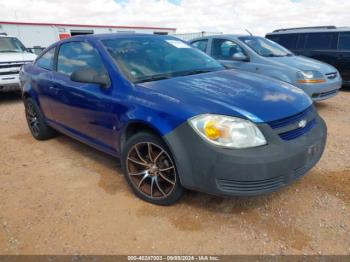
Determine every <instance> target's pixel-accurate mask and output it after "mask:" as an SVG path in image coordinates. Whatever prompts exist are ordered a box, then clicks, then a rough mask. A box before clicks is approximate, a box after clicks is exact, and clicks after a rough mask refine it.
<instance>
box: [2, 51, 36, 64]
mask: <svg viewBox="0 0 350 262" xmlns="http://www.w3.org/2000/svg"><path fill="white" fill-rule="evenodd" d="M35 58H36V55H34V54H32V53H27V52H24V53H0V63H2V62H22V61H34V60H35Z"/></svg>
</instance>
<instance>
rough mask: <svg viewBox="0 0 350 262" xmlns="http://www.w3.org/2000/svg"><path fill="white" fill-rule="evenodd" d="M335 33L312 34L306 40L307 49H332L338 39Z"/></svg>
mask: <svg viewBox="0 0 350 262" xmlns="http://www.w3.org/2000/svg"><path fill="white" fill-rule="evenodd" d="M336 36H337V35H336V34H334V33H311V34H309V35H308V37H307V40H306V45H305V48H306V49H332V46H333V41H334V39H335V38H336Z"/></svg>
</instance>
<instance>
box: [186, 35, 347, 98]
mask: <svg viewBox="0 0 350 262" xmlns="http://www.w3.org/2000/svg"><path fill="white" fill-rule="evenodd" d="M190 43H191V44H192V45H193V46H194V47H197V48H199V49H200V50H202V51H203V52H205V53H207V54H208V55H210V56H212V57H213V58H215V59H217V60H218V61H219V62H221V63H222V64H223V65H224V66H225V67H226V68H235V69H240V70H244V71H249V72H254V73H258V74H261V75H265V76H269V77H273V78H276V79H278V80H281V81H283V82H287V83H290V84H292V85H294V86H297V87H299V88H300V89H302V90H304V91H305V92H306V93H307V94H308V95H309V96H310V97H311V98H312V99H313V100H314V101H320V100H324V99H327V98H330V97H333V96H335V95H336V94H337V93H338V90H339V89H340V88H341V85H342V79H341V77H340V75H339V73H338V71H337V69H335V68H334V67H333V66H331V65H328V64H325V63H323V62H319V61H317V60H313V59H310V58H306V57H301V56H296V55H294V54H293V53H292V52H290V51H289V50H287V49H285V48H284V47H282V46H280V45H278V44H276V43H275V42H272V41H270V40H268V39H266V38H263V37H258V36H246V35H218V36H210V37H202V38H197V39H193V40H191V41H190Z"/></svg>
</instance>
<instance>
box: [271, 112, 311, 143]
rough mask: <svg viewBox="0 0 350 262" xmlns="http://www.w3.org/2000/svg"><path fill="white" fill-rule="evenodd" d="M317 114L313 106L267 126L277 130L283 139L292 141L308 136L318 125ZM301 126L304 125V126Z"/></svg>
mask: <svg viewBox="0 0 350 262" xmlns="http://www.w3.org/2000/svg"><path fill="white" fill-rule="evenodd" d="M315 114H316V113H315V109H314V108H313V106H310V107H309V108H307V109H306V110H304V111H303V112H300V113H298V114H296V115H293V116H290V117H286V118H283V119H279V120H275V121H272V122H269V123H267V124H268V125H269V126H270V127H271V128H272V129H273V130H276V133H277V134H278V136H279V137H280V138H281V139H283V140H285V141H290V140H293V139H296V138H298V137H300V136H302V135H304V134H306V133H307V132H309V131H310V130H311V129H312V128H313V127H314V126H315V125H316V119H315ZM305 121H306V123H305ZM302 122H304V123H302ZM301 124H304V126H303V125H301Z"/></svg>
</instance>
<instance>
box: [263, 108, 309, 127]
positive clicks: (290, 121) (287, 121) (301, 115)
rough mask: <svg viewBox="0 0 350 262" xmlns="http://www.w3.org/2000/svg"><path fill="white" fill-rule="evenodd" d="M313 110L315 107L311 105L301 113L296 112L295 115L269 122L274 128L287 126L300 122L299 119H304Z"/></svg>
mask: <svg viewBox="0 0 350 262" xmlns="http://www.w3.org/2000/svg"><path fill="white" fill-rule="evenodd" d="M313 110H314V109H313V107H312V106H310V107H309V108H307V109H306V110H304V111H303V112H301V113H299V114H296V115H293V116H290V117H287V118H283V119H280V120H275V121H272V122H269V123H268V124H269V126H270V127H271V128H272V129H277V128H281V127H285V126H288V125H290V124H293V123H295V122H299V121H301V120H303V119H304V118H305V117H306V116H307V115H308V114H310V113H312V112H313Z"/></svg>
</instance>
